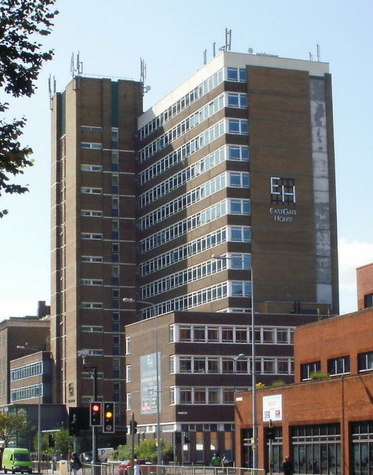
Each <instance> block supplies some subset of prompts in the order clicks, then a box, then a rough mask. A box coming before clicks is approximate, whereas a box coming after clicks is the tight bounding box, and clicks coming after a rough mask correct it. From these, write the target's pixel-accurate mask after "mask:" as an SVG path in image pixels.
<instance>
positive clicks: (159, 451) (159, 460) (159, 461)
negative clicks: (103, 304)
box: [123, 298, 162, 465]
mask: <svg viewBox="0 0 373 475" xmlns="http://www.w3.org/2000/svg"><path fill="white" fill-rule="evenodd" d="M123 302H125V303H142V304H144V305H148V306H149V307H151V308H152V314H153V317H154V318H155V349H156V353H155V356H156V364H155V371H156V373H155V377H156V393H157V394H156V410H157V442H158V443H157V465H161V464H162V444H161V420H160V418H161V416H160V412H161V408H160V401H159V393H160V387H159V351H158V350H159V345H158V317H156V316H155V305H154V304H153V303H152V302H148V301H147V300H137V299H132V298H124V299H123Z"/></svg>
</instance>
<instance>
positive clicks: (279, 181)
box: [269, 176, 297, 223]
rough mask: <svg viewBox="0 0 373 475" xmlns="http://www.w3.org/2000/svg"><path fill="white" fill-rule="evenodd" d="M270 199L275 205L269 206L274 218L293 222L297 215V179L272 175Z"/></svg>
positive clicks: (279, 220) (283, 221)
mask: <svg viewBox="0 0 373 475" xmlns="http://www.w3.org/2000/svg"><path fill="white" fill-rule="evenodd" d="M270 201H271V204H272V205H273V206H271V207H270V208H269V213H270V214H271V215H272V216H273V220H274V221H277V222H281V223H292V222H293V221H294V217H295V216H296V215H297V210H296V209H295V204H296V202H297V194H296V189H295V179H294V178H281V177H278V176H271V178H270Z"/></svg>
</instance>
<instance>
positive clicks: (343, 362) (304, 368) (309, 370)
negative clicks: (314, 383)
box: [301, 351, 373, 381]
mask: <svg viewBox="0 0 373 475" xmlns="http://www.w3.org/2000/svg"><path fill="white" fill-rule="evenodd" d="M327 364H328V374H329V375H331V376H334V375H337V374H347V373H350V371H351V368H350V356H348V355H346V356H339V357H337V358H330V359H328V362H327ZM372 369H373V351H368V352H365V353H359V354H358V371H369V370H372ZM320 371H321V361H312V362H310V363H304V364H302V365H301V378H302V380H303V381H306V380H308V379H311V378H312V374H313V373H318V372H320Z"/></svg>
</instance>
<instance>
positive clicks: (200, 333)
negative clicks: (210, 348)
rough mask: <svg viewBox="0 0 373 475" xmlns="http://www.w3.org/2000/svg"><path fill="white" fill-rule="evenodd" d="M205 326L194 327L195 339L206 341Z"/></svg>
mask: <svg viewBox="0 0 373 475" xmlns="http://www.w3.org/2000/svg"><path fill="white" fill-rule="evenodd" d="M205 334H206V331H205V327H194V329H193V336H194V338H193V340H194V341H205Z"/></svg>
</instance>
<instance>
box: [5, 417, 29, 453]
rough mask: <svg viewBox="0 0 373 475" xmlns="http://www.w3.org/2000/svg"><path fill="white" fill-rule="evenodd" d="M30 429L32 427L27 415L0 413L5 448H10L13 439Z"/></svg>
mask: <svg viewBox="0 0 373 475" xmlns="http://www.w3.org/2000/svg"><path fill="white" fill-rule="evenodd" d="M29 429H30V425H29V422H28V419H27V416H26V415H25V414H13V413H8V412H0V440H3V441H4V447H8V445H9V441H10V440H11V439H13V438H15V437H17V435H21V434H24V433H25V432H26V431H28V430H29Z"/></svg>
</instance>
